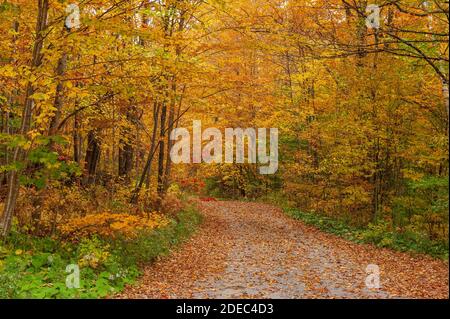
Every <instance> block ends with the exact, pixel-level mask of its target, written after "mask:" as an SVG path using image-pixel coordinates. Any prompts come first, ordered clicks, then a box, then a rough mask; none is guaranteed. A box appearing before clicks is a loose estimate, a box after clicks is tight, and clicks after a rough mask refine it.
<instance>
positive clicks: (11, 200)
mask: <svg viewBox="0 0 450 319" xmlns="http://www.w3.org/2000/svg"><path fill="white" fill-rule="evenodd" d="M47 16H48V0H38V18H37V22H36V40H35V42H34V46H33V55H32V61H31V68H32V69H36V67H38V66H39V65H40V64H41V62H42V53H41V52H42V47H43V43H44V33H45V32H44V31H45V30H46V29H47V18H48V17H47ZM33 93H34V87H33V85H32V83H31V82H29V83H28V85H27V89H26V91H25V105H24V109H23V112H22V122H21V127H20V134H21V135H22V136H25V135H26V134H27V133H28V131H29V130H30V127H31V117H32V111H33V110H32V109H33V104H34V102H33V100H32V99H31V98H30V96H31V95H33ZM25 157H26V153H25V151H24V149H22V148H21V147H16V148H15V149H14V155H13V158H12V161H13V162H22V161H24V159H25ZM19 174H20V173H19V171H18V170H17V169H13V170H12V171H10V173H9V178H8V195H7V197H6V201H5V207H4V209H3V215H2V219H1V224H0V227H1V236H2V237H3V238H6V236H7V235H8V234H9V231H10V229H11V220H12V217H13V214H14V209H15V206H16V201H17V196H18V193H19Z"/></svg>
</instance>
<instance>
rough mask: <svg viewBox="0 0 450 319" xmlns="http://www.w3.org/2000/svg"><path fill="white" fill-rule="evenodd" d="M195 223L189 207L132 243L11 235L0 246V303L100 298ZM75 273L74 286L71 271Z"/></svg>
mask: <svg viewBox="0 0 450 319" xmlns="http://www.w3.org/2000/svg"><path fill="white" fill-rule="evenodd" d="M200 223H201V215H200V214H199V213H198V212H197V211H196V210H195V209H193V208H189V209H185V210H184V211H182V212H180V213H179V214H178V218H177V221H175V220H171V223H170V224H169V225H168V226H166V227H164V228H161V229H157V230H152V231H150V232H143V233H141V234H139V236H137V238H135V239H133V240H130V239H128V240H127V239H120V238H119V239H115V240H111V239H109V240H106V239H100V238H97V237H92V238H84V239H81V240H80V241H79V242H78V243H71V242H63V241H59V240H57V239H56V238H33V237H31V236H27V235H24V234H20V233H17V232H13V233H12V234H11V235H10V236H9V238H8V240H7V241H6V242H5V243H3V244H0V298H39V299H40V298H103V297H107V296H112V295H114V294H116V293H118V292H120V291H122V290H123V289H124V287H125V285H126V284H132V283H134V282H135V280H136V279H137V277H138V276H139V275H140V271H139V264H142V263H148V262H152V261H154V260H155V259H156V258H157V257H159V256H163V255H167V254H168V253H169V252H170V249H171V248H172V247H173V246H175V245H178V244H180V243H181V242H183V241H184V240H186V239H187V238H188V237H189V236H190V235H191V234H192V233H193V232H194V231H195V229H196V227H197V225H199V224H200ZM78 271H79V281H77V279H76V278H77V272H78Z"/></svg>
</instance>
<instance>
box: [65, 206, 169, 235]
mask: <svg viewBox="0 0 450 319" xmlns="http://www.w3.org/2000/svg"><path fill="white" fill-rule="evenodd" d="M169 222H170V220H169V219H167V218H166V217H164V216H162V215H161V214H159V213H157V212H153V213H151V214H150V215H149V216H148V217H147V216H137V215H130V214H116V213H110V212H104V213H100V214H89V215H86V216H84V217H81V218H74V219H72V220H70V221H69V222H68V223H66V224H64V225H61V226H59V228H58V229H59V231H60V232H61V234H62V235H63V236H64V237H66V236H67V237H70V238H82V237H88V236H93V235H98V236H100V237H110V238H115V237H120V236H122V237H125V238H133V237H136V236H137V235H138V233H139V232H140V231H143V230H152V229H158V228H162V227H165V226H167V225H168V224H169Z"/></svg>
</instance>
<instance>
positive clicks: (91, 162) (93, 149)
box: [84, 130, 101, 184]
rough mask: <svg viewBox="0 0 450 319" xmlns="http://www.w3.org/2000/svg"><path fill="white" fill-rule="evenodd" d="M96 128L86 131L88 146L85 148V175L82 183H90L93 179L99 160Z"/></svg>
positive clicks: (99, 150) (98, 142)
mask: <svg viewBox="0 0 450 319" xmlns="http://www.w3.org/2000/svg"><path fill="white" fill-rule="evenodd" d="M97 134H98V130H96V131H89V133H88V141H87V143H88V146H87V150H86V160H85V162H86V166H85V170H86V175H85V178H84V184H92V183H93V182H94V181H95V175H96V173H97V166H98V163H99V160H100V152H101V148H100V141H99V139H98V136H97Z"/></svg>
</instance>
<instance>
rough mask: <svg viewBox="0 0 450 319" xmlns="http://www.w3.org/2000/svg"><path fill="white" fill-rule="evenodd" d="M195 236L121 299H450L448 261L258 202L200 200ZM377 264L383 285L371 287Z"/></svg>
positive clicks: (147, 272)
mask: <svg viewBox="0 0 450 319" xmlns="http://www.w3.org/2000/svg"><path fill="white" fill-rule="evenodd" d="M199 207H200V209H201V211H202V213H203V214H204V216H205V222H204V224H203V225H202V227H201V229H200V230H199V231H198V233H197V234H196V235H195V236H194V237H192V238H191V240H190V241H189V242H187V243H186V244H184V245H183V246H182V247H179V248H178V249H177V250H176V251H174V252H173V253H172V254H171V255H170V256H169V257H166V258H163V259H161V260H159V261H158V262H156V263H155V264H153V265H149V266H148V267H146V268H145V269H144V275H143V277H142V278H141V281H140V283H139V284H138V285H137V286H135V287H128V288H127V289H126V291H125V292H124V293H123V294H122V295H120V296H119V298H448V297H449V292H448V291H449V290H448V289H449V273H448V264H447V263H445V262H443V261H440V260H434V259H432V258H430V257H427V256H422V255H421V256H412V255H409V254H406V253H400V252H395V251H391V250H388V249H379V248H376V247H373V246H370V245H358V244H354V243H351V242H348V241H345V240H343V239H341V238H338V237H336V236H334V235H329V234H325V233H323V232H321V231H319V230H317V229H315V228H313V227H310V226H306V225H304V224H303V223H301V222H299V221H295V220H292V219H290V218H288V217H287V216H285V215H284V214H283V213H282V212H281V211H280V210H279V209H278V208H275V207H273V206H270V205H265V204H258V203H242V202H212V201H211V202H201V203H199ZM370 264H375V265H378V266H379V269H380V272H381V273H380V281H381V288H380V289H369V288H367V287H366V284H365V282H366V277H367V275H368V274H367V273H366V267H367V266H368V265H370Z"/></svg>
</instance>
